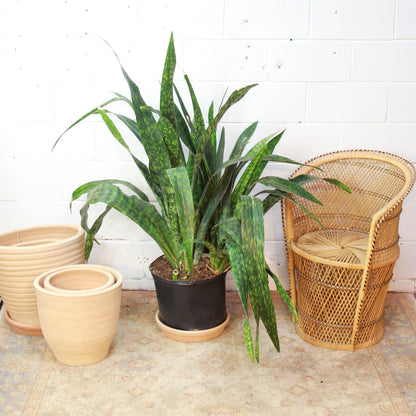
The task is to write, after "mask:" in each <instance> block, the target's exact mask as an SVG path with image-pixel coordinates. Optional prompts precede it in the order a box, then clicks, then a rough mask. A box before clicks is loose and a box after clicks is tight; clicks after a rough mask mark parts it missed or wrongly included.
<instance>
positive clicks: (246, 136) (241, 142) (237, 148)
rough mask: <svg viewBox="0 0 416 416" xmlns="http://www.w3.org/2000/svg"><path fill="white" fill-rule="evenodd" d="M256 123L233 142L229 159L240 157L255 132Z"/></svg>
mask: <svg viewBox="0 0 416 416" xmlns="http://www.w3.org/2000/svg"><path fill="white" fill-rule="evenodd" d="M258 124H259V123H258V121H255V122H254V123H252V124H250V126H248V127H247V128H246V129H245V130H244V131H243V132H242V133H241V134H240V136H239V137H238V139H237V141H236V142H235V145H234V147H233V150H232V151H231V154H230V159H236V158H238V157H240V156H241V154H242V153H243V151H244V149H245V147H246V145H247V143H248V142H249V140H250V139H251V137H252V136H253V134H254V132H255V131H256V128H257V125H258Z"/></svg>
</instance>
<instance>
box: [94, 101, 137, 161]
mask: <svg viewBox="0 0 416 416" xmlns="http://www.w3.org/2000/svg"><path fill="white" fill-rule="evenodd" d="M98 113H99V114H100V115H101V118H102V119H103V120H104V123H105V125H106V126H107V128H108V130H110V132H111V134H112V135H113V137H114V138H115V139H116V140H117V141H118V142H119V143H120V144H121V145H122V146H123V147H124V148H126V149H127V150H128V151H129V153H130V154H131V151H130V148H129V146H128V145H127V143H126V142H125V141H124V139H123V136H122V135H121V133H120V131H119V130H118V129H117V127H116V125H115V124H114V122H113V120H111V118H110V117H109V116H108V114H107V112H106V111H105V110H103V109H102V108H100V107H98Z"/></svg>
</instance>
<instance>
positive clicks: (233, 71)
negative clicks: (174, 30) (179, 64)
mask: <svg viewBox="0 0 416 416" xmlns="http://www.w3.org/2000/svg"><path fill="white" fill-rule="evenodd" d="M184 70H185V72H186V73H188V74H189V76H190V78H191V79H192V80H196V81H198V80H210V81H228V80H230V79H232V80H233V81H256V82H258V81H261V80H266V77H267V43H266V42H261V41H206V40H204V41H187V42H186V43H185V45H184Z"/></svg>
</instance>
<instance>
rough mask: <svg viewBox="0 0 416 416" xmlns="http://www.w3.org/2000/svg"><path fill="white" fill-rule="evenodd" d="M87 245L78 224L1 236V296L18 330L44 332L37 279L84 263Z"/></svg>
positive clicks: (47, 227) (53, 226)
mask: <svg viewBox="0 0 416 416" xmlns="http://www.w3.org/2000/svg"><path fill="white" fill-rule="evenodd" d="M84 245H85V233H84V231H83V230H82V228H81V227H78V226H75V225H47V226H38V227H31V228H24V229H20V230H16V231H10V232H7V233H4V234H1V235H0V296H1V297H2V299H3V301H4V305H5V308H6V309H7V311H6V312H7V313H6V318H7V319H8V321H9V323H10V324H11V325H12V326H13V327H14V329H15V330H16V331H17V332H20V333H24V334H28V333H30V334H31V335H35V334H36V335H40V334H41V329H40V323H39V317H38V313H37V305H36V296H35V290H34V287H33V281H34V280H35V278H36V277H37V276H39V275H40V274H41V273H43V272H45V271H47V270H50V269H53V268H56V267H59V266H63V265H68V264H80V263H84V261H85V259H84ZM22 328H23V329H22Z"/></svg>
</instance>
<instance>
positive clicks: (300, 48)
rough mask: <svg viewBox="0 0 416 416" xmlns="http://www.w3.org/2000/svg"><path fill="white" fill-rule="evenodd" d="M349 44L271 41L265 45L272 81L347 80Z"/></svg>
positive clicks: (349, 70) (348, 73) (349, 61)
mask: <svg viewBox="0 0 416 416" xmlns="http://www.w3.org/2000/svg"><path fill="white" fill-rule="evenodd" d="M350 77H351V45H350V44H348V43H346V42H329V41H319V42H315V41H293V42H290V41H274V42H270V44H269V79H270V80H272V81H301V82H302V81H326V82H327V81H349V80H350Z"/></svg>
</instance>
